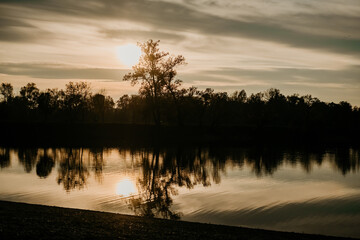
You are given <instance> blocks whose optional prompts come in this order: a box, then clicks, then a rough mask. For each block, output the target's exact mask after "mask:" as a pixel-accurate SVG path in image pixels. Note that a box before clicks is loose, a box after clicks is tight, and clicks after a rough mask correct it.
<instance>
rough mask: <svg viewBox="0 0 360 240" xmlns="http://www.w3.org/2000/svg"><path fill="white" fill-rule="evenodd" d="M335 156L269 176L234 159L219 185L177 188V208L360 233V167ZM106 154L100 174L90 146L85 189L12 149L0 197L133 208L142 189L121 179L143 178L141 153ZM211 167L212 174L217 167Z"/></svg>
mask: <svg viewBox="0 0 360 240" xmlns="http://www.w3.org/2000/svg"><path fill="white" fill-rule="evenodd" d="M331 156H332V155H329V154H327V155H325V156H324V159H323V162H322V163H321V164H316V163H312V164H311V171H310V172H306V171H304V168H303V166H302V165H301V164H300V163H296V164H289V163H282V164H280V166H279V167H278V168H277V169H276V170H274V173H273V174H272V175H266V174H265V175H261V176H256V175H255V173H254V171H253V168H252V164H250V163H248V162H246V161H245V164H243V165H242V166H238V165H237V164H235V163H234V162H232V161H227V164H226V166H225V169H224V171H220V183H219V184H216V183H214V181H211V185H210V186H208V187H204V186H202V185H201V184H199V185H196V186H194V188H192V189H187V188H185V187H177V189H178V195H175V196H173V202H174V204H173V206H172V209H174V210H175V211H177V212H181V213H182V219H183V220H188V221H199V222H210V223H218V224H226V225H242V226H250V227H259V228H268V229H276V230H286V231H297V232H309V233H322V234H330V235H341V236H357V237H359V236H360V232H359V230H356V229H357V227H356V226H357V223H359V222H360V174H359V171H358V170H357V172H349V173H347V174H346V175H342V174H341V172H340V171H338V170H337V169H336V168H335V167H334V165H333V164H334V163H333V162H332V158H331ZM103 157H104V163H105V164H104V166H103V170H102V176H101V178H100V179H99V178H97V177H96V176H95V175H94V173H93V172H92V169H93V168H94V166H93V165H92V164H91V161H90V158H91V157H90V153H89V152H88V150H84V160H83V162H84V163H85V165H86V168H87V169H88V170H89V172H90V177H89V178H88V180H87V184H86V186H85V187H84V188H82V189H80V190H72V191H68V192H66V191H64V189H63V186H62V185H61V184H60V185H58V184H57V183H56V182H57V174H58V171H57V169H58V168H59V163H56V166H55V168H53V169H52V172H51V174H50V175H49V176H48V177H47V178H45V179H41V178H39V177H38V176H37V175H36V171H35V167H34V169H32V171H31V172H30V173H25V172H24V166H23V165H22V164H20V163H19V161H18V159H17V155H16V154H15V152H14V151H11V165H10V167H7V168H2V169H1V171H0V183H1V184H0V199H1V200H10V201H19V202H28V203H38V204H45V205H56V206H63V207H72V208H82V209H92V210H101V211H110V212H119V213H126V214H133V212H132V211H131V210H130V209H129V208H128V206H127V205H126V203H125V202H124V200H123V197H126V196H124V195H126V194H131V193H133V192H134V191H133V190H134V189H130V190H129V189H122V190H119V185H120V187H127V188H128V187H130V188H131V187H134V186H137V184H136V182H137V180H138V179H139V178H141V177H142V176H143V175H142V171H143V170H142V169H141V161H140V158H139V155H136V154H135V155H132V154H130V152H129V151H127V150H121V151H119V150H117V149H107V150H106V151H104V153H103ZM207 170H208V171H209V173H211V172H212V170H213V169H212V167H211V165H209V164H208V165H207ZM121 183H122V184H123V185H121ZM125 183H126V184H125ZM125 185H126V186H125ZM119 192H120V193H121V194H119ZM121 195H122V196H121Z"/></svg>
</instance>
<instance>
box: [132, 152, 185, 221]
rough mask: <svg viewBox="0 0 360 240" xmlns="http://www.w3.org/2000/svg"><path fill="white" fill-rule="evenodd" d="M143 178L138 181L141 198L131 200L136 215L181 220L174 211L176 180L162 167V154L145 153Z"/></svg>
mask: <svg viewBox="0 0 360 240" xmlns="http://www.w3.org/2000/svg"><path fill="white" fill-rule="evenodd" d="M142 168H143V176H142V178H139V179H138V190H139V192H140V195H139V197H137V198H131V199H130V200H129V203H130V208H132V210H133V211H134V212H135V214H136V215H140V216H146V217H163V218H169V219H179V218H180V214H179V213H176V212H174V211H172V210H171V209H170V206H171V204H172V199H171V195H176V194H177V192H176V190H175V188H174V181H173V180H174V179H173V178H172V176H171V174H169V172H168V171H165V172H163V170H164V169H162V168H161V166H160V153H159V151H157V150H155V151H153V152H152V154H150V153H147V152H144V153H143V157H142Z"/></svg>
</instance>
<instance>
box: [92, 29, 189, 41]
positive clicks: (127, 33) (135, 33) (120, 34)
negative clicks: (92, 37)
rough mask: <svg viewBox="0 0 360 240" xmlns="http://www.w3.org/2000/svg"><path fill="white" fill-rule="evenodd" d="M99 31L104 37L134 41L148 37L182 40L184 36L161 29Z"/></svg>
mask: <svg viewBox="0 0 360 240" xmlns="http://www.w3.org/2000/svg"><path fill="white" fill-rule="evenodd" d="M99 32H100V33H101V34H103V35H104V36H105V37H106V38H118V39H122V40H123V39H131V40H133V39H135V40H136V41H140V42H141V41H146V40H148V39H167V40H171V41H182V40H184V39H185V38H186V37H185V36H183V35H181V34H180V33H173V32H161V31H151V30H149V31H142V30H127V29H106V28H105V29H100V30H99Z"/></svg>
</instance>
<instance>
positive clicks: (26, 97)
mask: <svg viewBox="0 0 360 240" xmlns="http://www.w3.org/2000/svg"><path fill="white" fill-rule="evenodd" d="M39 94H40V92H39V89H38V88H37V87H36V84H35V83H28V84H27V85H26V86H24V87H22V88H21V90H20V96H21V98H22V99H23V101H24V103H25V104H26V106H27V107H28V108H29V109H35V108H36V107H37V100H38V97H39Z"/></svg>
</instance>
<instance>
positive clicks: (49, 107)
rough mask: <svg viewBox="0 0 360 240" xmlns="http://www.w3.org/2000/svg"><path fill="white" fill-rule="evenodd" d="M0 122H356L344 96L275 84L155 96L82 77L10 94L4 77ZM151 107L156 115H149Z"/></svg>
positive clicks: (358, 114) (356, 113)
mask: <svg viewBox="0 0 360 240" xmlns="http://www.w3.org/2000/svg"><path fill="white" fill-rule="evenodd" d="M0 94H1V95H0V97H1V101H0V115H1V121H2V122H12V123H14V122H19V123H21V122H51V123H56V122H61V123H63V122H77V123H81V122H84V123H121V124H145V125H154V124H155V123H156V124H160V125H166V126H176V125H179V126H181V125H185V126H253V127H289V128H300V129H301V128H307V127H329V128H332V127H336V128H341V127H346V128H348V127H350V128H351V127H356V128H358V127H359V123H360V109H359V108H358V107H352V106H351V105H350V104H349V103H348V102H345V101H342V102H340V103H333V102H331V103H326V102H323V101H320V100H319V99H318V98H315V97H312V96H311V95H305V96H300V95H298V94H293V95H290V96H285V95H283V94H282V93H281V92H280V91H279V90H278V89H273V88H271V89H269V90H267V91H265V92H259V93H256V94H251V95H250V96H248V95H247V93H246V92H245V90H241V91H236V92H234V93H232V94H228V93H227V92H215V91H214V90H213V89H210V88H208V89H206V90H198V89H197V88H195V87H191V88H188V89H184V88H182V89H178V90H177V91H176V95H174V94H173V93H171V92H169V93H168V94H162V95H161V96H158V98H157V101H156V102H154V101H152V99H149V97H148V96H147V95H146V94H141V93H140V94H139V95H131V96H129V95H123V96H121V97H120V98H119V99H115V100H114V99H113V98H112V97H110V96H106V95H105V94H104V92H100V93H93V92H92V91H91V88H90V84H88V83H86V82H75V83H74V82H69V83H68V84H67V85H66V87H65V89H46V90H43V91H41V90H40V89H39V88H38V87H37V86H36V84H34V83H28V84H27V85H26V86H24V87H22V88H21V89H20V93H19V94H17V95H15V94H14V91H13V87H12V85H11V84H9V83H2V84H1V86H0ZM154 113H156V117H155V116H154Z"/></svg>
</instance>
